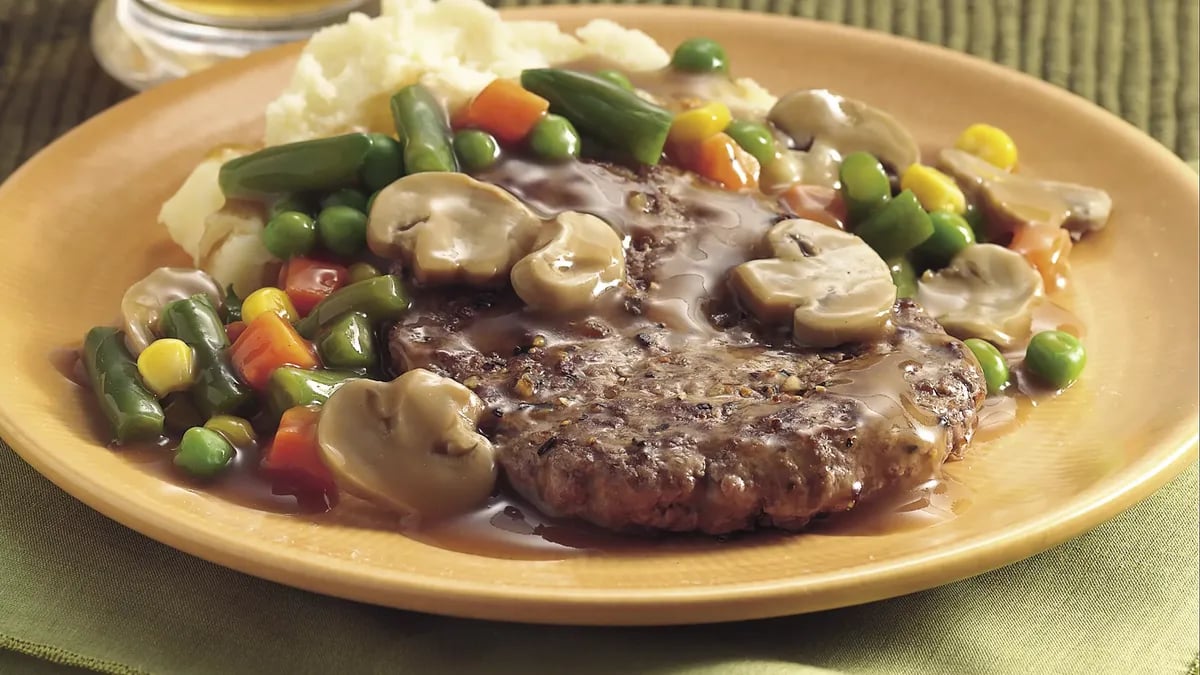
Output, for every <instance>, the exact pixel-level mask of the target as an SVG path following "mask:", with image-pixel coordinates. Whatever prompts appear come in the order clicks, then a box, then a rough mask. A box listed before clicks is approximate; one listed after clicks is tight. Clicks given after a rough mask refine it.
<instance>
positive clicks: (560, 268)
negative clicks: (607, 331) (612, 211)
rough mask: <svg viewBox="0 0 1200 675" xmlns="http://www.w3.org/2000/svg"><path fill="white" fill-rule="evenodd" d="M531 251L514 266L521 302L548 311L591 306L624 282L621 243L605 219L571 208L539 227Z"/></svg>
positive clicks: (516, 285)
mask: <svg viewBox="0 0 1200 675" xmlns="http://www.w3.org/2000/svg"><path fill="white" fill-rule="evenodd" d="M535 246H536V247H537V248H536V249H535V250H534V251H533V253H530V254H529V255H527V256H525V257H524V258H521V259H520V260H519V261H518V262H517V264H516V265H513V268H512V275H511V278H512V286H513V290H514V291H516V292H517V295H518V296H519V297H520V298H521V299H522V300H524V301H525V304H526V305H528V306H530V307H533V308H536V309H543V310H547V311H552V312H576V311H579V310H582V309H587V308H589V307H591V306H592V305H593V304H594V303H595V302H596V299H597V298H599V297H600V296H601V295H603V294H604V293H606V292H608V291H610V290H613V289H615V288H616V287H617V286H619V285H620V284H621V282H622V281H624V280H625V247H624V245H623V244H622V242H621V238H620V237H618V236H617V233H616V232H614V231H613V229H612V228H611V227H609V225H608V223H606V222H604V221H603V220H600V219H599V218H597V217H596V216H593V215H589V214H586V213H577V212H575V211H569V212H567V213H563V214H561V215H559V216H558V217H557V218H556V219H555V220H554V222H553V223H552V224H551V225H550V226H549V227H548V228H546V229H544V230H543V233H542V236H541V237H540V238H539V239H538V241H537V243H536V244H535Z"/></svg>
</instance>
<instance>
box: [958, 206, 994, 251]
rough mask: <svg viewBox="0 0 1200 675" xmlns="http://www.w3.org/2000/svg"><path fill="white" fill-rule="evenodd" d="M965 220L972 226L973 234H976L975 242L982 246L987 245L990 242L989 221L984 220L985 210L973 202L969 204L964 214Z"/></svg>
mask: <svg viewBox="0 0 1200 675" xmlns="http://www.w3.org/2000/svg"><path fill="white" fill-rule="evenodd" d="M963 220H965V221H967V224H968V225H970V226H971V232H973V233H974V234H975V241H976V242H977V243H980V244H986V243H988V241H990V240H989V239H988V232H987V220H986V219H985V218H984V215H983V210H982V209H980V208H979V207H978V206H976V205H975V204H974V203H972V202H967V211H966V213H964V214H963Z"/></svg>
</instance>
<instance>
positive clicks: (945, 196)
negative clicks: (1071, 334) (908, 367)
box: [243, 164, 967, 311]
mask: <svg viewBox="0 0 1200 675" xmlns="http://www.w3.org/2000/svg"><path fill="white" fill-rule="evenodd" d="M900 189H901V190H912V193H913V194H914V195H916V197H917V201H919V202H921V207H922V208H923V209H925V210H926V211H949V212H951V213H957V214H959V215H962V214H963V213H966V211H967V198H966V197H965V196H963V193H962V190H960V189H958V185H957V184H956V183H955V182H954V179H953V178H951V177H950V176H947V175H946V174H944V173H942V172H941V171H938V170H937V169H935V168H933V167H932V166H925V165H924V164H913V165H912V166H910V167H908V168H907V169H905V170H904V174H903V175H901V176H900ZM243 311H245V310H243Z"/></svg>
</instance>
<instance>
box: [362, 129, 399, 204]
mask: <svg viewBox="0 0 1200 675" xmlns="http://www.w3.org/2000/svg"><path fill="white" fill-rule="evenodd" d="M370 136H371V148H370V149H369V150H367V156H366V157H364V158H363V166H362V182H363V185H366V186H367V189H368V190H370V191H371V192H377V191H379V190H382V189H383V188H385V187H387V186H389V185H391V184H392V183H393V182H394V181H396V180H397V179H399V178H400V177H401V176H403V175H404V151H403V150H402V149H401V148H400V144H399V143H397V142H396V139H394V138H392V137H391V136H388V135H387V134H370Z"/></svg>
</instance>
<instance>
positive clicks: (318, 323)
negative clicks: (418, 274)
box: [296, 274, 410, 340]
mask: <svg viewBox="0 0 1200 675" xmlns="http://www.w3.org/2000/svg"><path fill="white" fill-rule="evenodd" d="M409 304H410V303H409V300H408V294H407V293H406V292H405V290H404V284H403V283H402V282H401V281H400V278H399V277H397V276H394V275H391V274H384V275H382V276H378V277H374V278H372V279H367V280H365V281H360V282H358V283H354V284H350V285H349V286H345V287H343V288H340V289H338V290H336V291H334V292H333V293H332V294H331V295H330V296H329V297H327V298H325V299H324V300H322V301H321V302H320V304H318V305H317V306H316V307H314V308H313V311H311V312H309V314H308V316H306V317H304V318H303V319H301V320H300V322H299V323H297V324H296V330H297V331H298V332H299V333H300V335H302V336H304V337H305V338H307V339H309V340H311V339H312V338H313V337H314V336H315V335H316V333H317V331H318V330H320V329H321V328H324V327H326V326H328V325H329V324H331V323H333V322H334V321H337V320H338V319H339V318H340V317H341V316H342V315H343V314H346V313H347V312H362V313H363V314H366V315H367V317H368V318H370V319H371V323H378V322H380V321H387V320H391V319H397V318H399V317H400V316H401V315H403V314H404V312H405V310H407V309H408V306H409Z"/></svg>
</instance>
